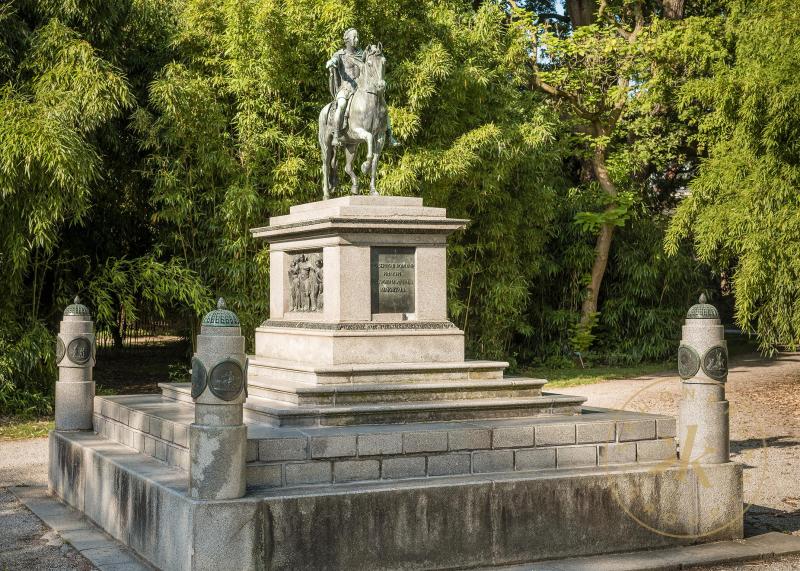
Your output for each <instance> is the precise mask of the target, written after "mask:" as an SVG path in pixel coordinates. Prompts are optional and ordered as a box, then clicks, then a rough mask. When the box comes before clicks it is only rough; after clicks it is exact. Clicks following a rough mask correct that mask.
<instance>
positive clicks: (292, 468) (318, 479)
mask: <svg viewBox="0 0 800 571" xmlns="http://www.w3.org/2000/svg"><path fill="white" fill-rule="evenodd" d="M331 478H332V469H331V463H330V462H298V463H296V464H287V465H286V484H287V485H297V484H320V483H325V482H330V481H331Z"/></svg>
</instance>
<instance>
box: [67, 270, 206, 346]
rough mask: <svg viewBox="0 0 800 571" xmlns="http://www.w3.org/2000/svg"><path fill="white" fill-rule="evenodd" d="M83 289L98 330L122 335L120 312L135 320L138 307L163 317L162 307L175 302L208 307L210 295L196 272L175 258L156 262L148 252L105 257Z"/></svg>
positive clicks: (196, 309)
mask: <svg viewBox="0 0 800 571" xmlns="http://www.w3.org/2000/svg"><path fill="white" fill-rule="evenodd" d="M81 290H83V291H86V293H87V294H88V295H87V297H88V299H89V300H90V301H89V302H88V303H90V304H91V307H92V309H93V310H94V311H93V317H94V320H95V325H96V327H97V329H98V330H99V331H103V330H106V331H111V332H112V333H113V334H114V335H115V336H119V337H121V336H122V331H120V328H121V325H122V324H121V319H120V318H121V315H120V313H121V312H124V319H125V320H126V321H127V322H129V323H130V322H135V321H136V320H137V318H138V316H139V312H140V309H141V307H140V306H144V309H145V310H146V311H148V312H149V313H150V314H151V315H156V316H158V317H160V318H164V315H165V307H170V306H173V307H174V306H179V307H183V308H186V309H188V310H190V312H191V313H193V314H194V315H202V314H203V313H205V312H207V311H209V310H211V303H210V300H211V295H210V293H209V291H208V290H207V289H206V287H205V286H204V285H203V283H202V282H201V281H200V280H199V279H198V277H197V275H196V274H195V273H194V272H192V271H191V270H189V269H187V268H186V267H185V266H184V265H183V264H181V263H180V262H179V261H178V260H174V259H173V260H171V261H169V262H166V263H164V262H160V261H158V260H156V259H154V258H153V257H151V256H147V257H143V258H136V259H133V260H127V259H125V258H122V259H116V258H109V259H108V260H106V262H105V264H104V265H103V266H101V267H99V268H97V269H96V270H95V271H94V272H93V273H92V276H91V281H90V282H89V283H88V284H86V285H85V287H83V288H81Z"/></svg>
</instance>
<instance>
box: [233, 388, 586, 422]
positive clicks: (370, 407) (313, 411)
mask: <svg viewBox="0 0 800 571" xmlns="http://www.w3.org/2000/svg"><path fill="white" fill-rule="evenodd" d="M584 402H586V399H585V398H584V397H578V396H571V395H542V396H537V397H524V398H476V399H466V400H439V401H422V402H420V401H409V402H391V403H375V404H358V405H356V404H349V405H341V406H338V405H337V406H325V405H318V406H312V405H309V406H298V405H292V404H290V403H286V402H281V401H276V400H270V399H265V398H260V397H256V396H250V397H248V399H247V402H245V404H244V409H245V415H246V416H247V417H248V418H251V419H253V420H257V421H260V422H264V423H267V424H270V425H272V426H350V425H359V424H402V423H407V422H439V421H447V420H475V419H490V418H519V417H530V416H538V415H545V414H546V415H573V414H579V413H580V407H581V405H582V404H583V403H584Z"/></svg>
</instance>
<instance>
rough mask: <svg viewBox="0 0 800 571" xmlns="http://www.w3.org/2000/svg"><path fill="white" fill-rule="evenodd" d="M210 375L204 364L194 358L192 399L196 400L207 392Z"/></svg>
mask: <svg viewBox="0 0 800 571" xmlns="http://www.w3.org/2000/svg"><path fill="white" fill-rule="evenodd" d="M207 377H208V375H207V373H206V368H205V366H203V363H202V362H201V361H200V359H198V358H197V357H192V398H193V399H196V398H197V397H199V396H200V395H201V394H203V391H204V390H206V379H207Z"/></svg>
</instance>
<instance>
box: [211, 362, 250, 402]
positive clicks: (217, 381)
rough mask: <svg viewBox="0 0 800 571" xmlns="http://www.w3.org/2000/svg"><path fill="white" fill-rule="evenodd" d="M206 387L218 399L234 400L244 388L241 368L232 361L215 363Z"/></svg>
mask: <svg viewBox="0 0 800 571" xmlns="http://www.w3.org/2000/svg"><path fill="white" fill-rule="evenodd" d="M208 386H209V388H210V389H211V392H212V393H213V394H214V396H215V397H217V398H219V399H222V400H233V399H235V398H236V397H238V396H239V394H240V393H241V392H242V389H243V388H244V372H243V371H242V366H241V365H240V364H239V363H237V362H236V361H234V360H232V359H227V360H225V361H221V362H220V363H217V365H216V366H215V367H214V368H213V369H212V370H211V374H210V375H209V380H208Z"/></svg>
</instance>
